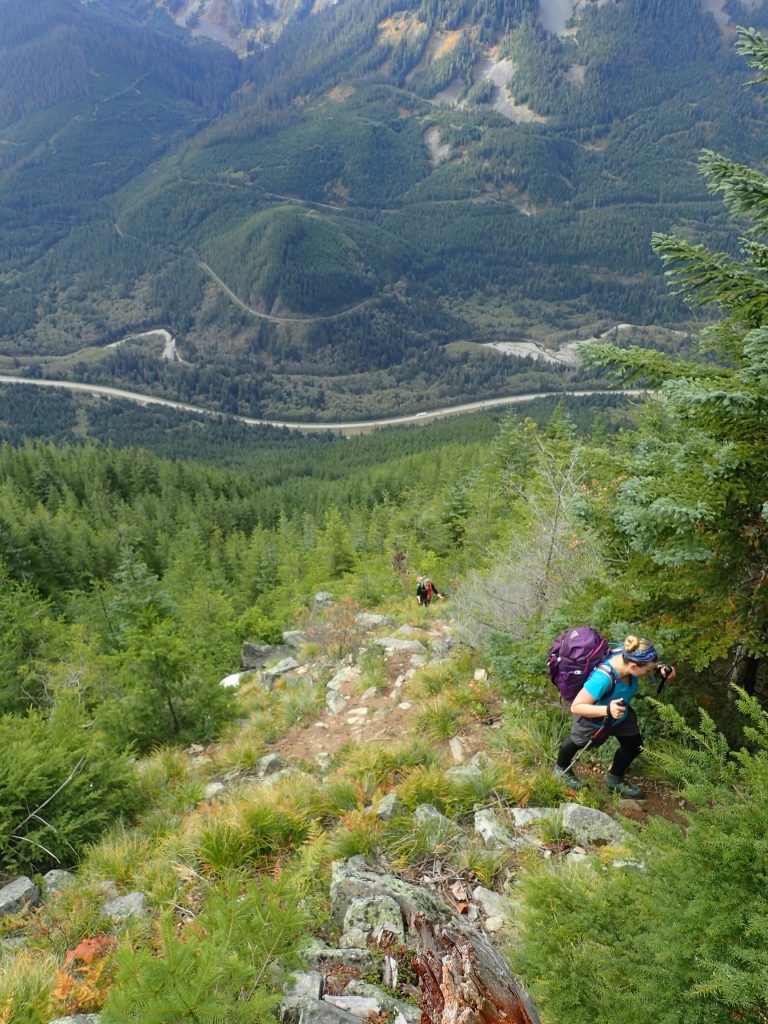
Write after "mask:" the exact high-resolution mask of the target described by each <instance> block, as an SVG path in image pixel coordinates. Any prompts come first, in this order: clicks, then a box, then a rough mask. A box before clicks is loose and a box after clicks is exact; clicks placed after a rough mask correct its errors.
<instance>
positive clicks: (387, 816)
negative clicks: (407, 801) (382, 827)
mask: <svg viewBox="0 0 768 1024" xmlns="http://www.w3.org/2000/svg"><path fill="white" fill-rule="evenodd" d="M374 810H375V812H376V817H377V818H380V819H381V820H382V821H391V820H392V819H393V818H395V817H397V815H398V814H400V813H401V811H402V810H403V805H402V804H401V803H400V802H399V800H398V799H397V791H396V790H394V789H392V790H390V791H389V793H387V794H385V796H383V797H382V798H381V800H379V802H378V803H377V804H376V807H375V808H374Z"/></svg>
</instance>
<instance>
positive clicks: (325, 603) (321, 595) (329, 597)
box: [312, 590, 335, 608]
mask: <svg viewBox="0 0 768 1024" xmlns="http://www.w3.org/2000/svg"><path fill="white" fill-rule="evenodd" d="M333 604H335V602H334V600H333V594H332V593H331V592H330V591H328V590H318V592H317V593H316V594H315V596H314V598H313V600H312V607H313V608H330V607H331V606H332V605H333Z"/></svg>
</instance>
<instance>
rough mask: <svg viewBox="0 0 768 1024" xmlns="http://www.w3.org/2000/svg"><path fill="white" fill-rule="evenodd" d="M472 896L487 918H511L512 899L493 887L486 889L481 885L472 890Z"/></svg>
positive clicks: (508, 919)
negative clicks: (495, 890)
mask: <svg viewBox="0 0 768 1024" xmlns="http://www.w3.org/2000/svg"><path fill="white" fill-rule="evenodd" d="M472 896H473V897H474V898H475V899H476V900H477V902H478V903H479V904H480V906H481V907H482V908H483V913H484V914H486V916H487V917H489V918H502V919H503V920H504V921H509V922H511V921H512V919H513V906H512V901H511V900H510V899H509V898H508V897H507V896H503V895H502V894H501V893H500V892H494V891H493V889H486V888H484V886H482V885H478V886H476V887H475V888H474V889H473V890H472Z"/></svg>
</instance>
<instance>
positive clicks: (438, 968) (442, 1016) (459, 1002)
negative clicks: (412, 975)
mask: <svg viewBox="0 0 768 1024" xmlns="http://www.w3.org/2000/svg"><path fill="white" fill-rule="evenodd" d="M416 930H417V932H418V936H419V955H418V956H417V958H416V961H415V967H416V970H417V972H418V975H419V978H420V979H421V985H420V988H421V1024H540V1018H539V1015H538V1013H537V1012H536V1007H535V1006H534V1005H533V1002H532V1000H531V998H530V996H529V995H528V994H527V993H526V992H525V991H524V990H523V988H522V987H521V985H520V983H519V981H518V980H517V978H516V977H515V976H514V974H512V972H511V971H510V970H509V968H508V967H507V965H506V964H505V963H504V961H503V960H502V959H501V957H500V956H499V954H498V953H497V952H496V950H495V949H494V948H493V946H492V945H491V944H490V942H489V941H488V940H487V939H486V938H485V936H484V935H482V934H481V933H480V932H478V931H476V930H475V929H474V928H471V927H470V926H469V925H465V924H463V923H454V922H452V923H451V924H448V925H445V926H440V925H435V924H434V923H433V922H431V921H428V920H427V919H426V918H424V917H422V916H421V915H419V917H417V918H416Z"/></svg>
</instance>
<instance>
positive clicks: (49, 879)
mask: <svg viewBox="0 0 768 1024" xmlns="http://www.w3.org/2000/svg"><path fill="white" fill-rule="evenodd" d="M76 881H77V878H76V877H75V876H74V875H73V874H72V872H71V871H62V870H60V869H59V868H53V870H51V871H47V872H46V873H45V874H44V875H43V884H42V886H41V889H42V894H43V897H44V898H45V899H50V897H51V896H55V895H56V893H58V892H61V890H62V889H68V888H69V887H70V886H72V885H74V884H75V882H76Z"/></svg>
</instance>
